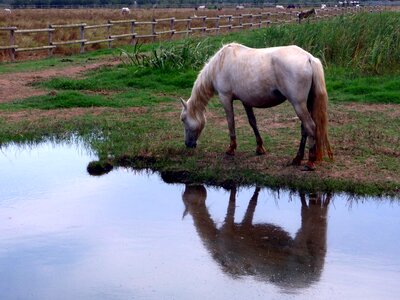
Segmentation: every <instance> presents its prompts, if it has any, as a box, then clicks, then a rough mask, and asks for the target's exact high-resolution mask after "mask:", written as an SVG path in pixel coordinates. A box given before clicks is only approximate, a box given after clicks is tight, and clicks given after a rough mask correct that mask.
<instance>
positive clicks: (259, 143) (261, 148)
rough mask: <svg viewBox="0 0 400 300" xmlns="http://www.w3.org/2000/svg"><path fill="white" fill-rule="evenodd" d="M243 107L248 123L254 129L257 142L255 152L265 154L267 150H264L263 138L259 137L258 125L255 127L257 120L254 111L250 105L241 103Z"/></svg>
mask: <svg viewBox="0 0 400 300" xmlns="http://www.w3.org/2000/svg"><path fill="white" fill-rule="evenodd" d="M243 106H244V109H245V110H246V114H247V118H248V120H249V124H250V126H251V128H253V131H254V135H255V136H256V142H257V148H256V153H257V154H258V155H263V154H266V153H267V151H265V148H264V145H263V144H264V143H263V140H262V138H261V135H260V132H259V131H258V127H257V120H256V116H255V115H254V111H253V108H252V107H251V106H248V105H246V104H244V103H243Z"/></svg>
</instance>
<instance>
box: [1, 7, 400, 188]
mask: <svg viewBox="0 0 400 300" xmlns="http://www.w3.org/2000/svg"><path fill="white" fill-rule="evenodd" d="M396 16H397V17H398V14H387V15H386V14H385V15H366V16H364V17H363V16H357V17H346V18H338V19H335V20H330V21H327V22H326V23H325V22H321V23H318V24H304V25H301V26H299V25H296V26H292V25H290V26H280V27H271V28H269V29H266V30H257V31H251V32H246V33H244V34H233V35H230V36H221V37H216V38H209V39H207V40H205V41H202V42H200V41H198V40H195V41H192V42H176V43H173V44H169V45H168V44H167V45H165V44H164V45H163V46H162V47H161V48H160V47H158V46H156V48H155V50H154V51H151V48H144V49H142V50H146V54H145V56H143V55H144V54H143V53H142V52H141V51H136V52H135V50H132V49H125V51H126V52H127V55H124V60H126V59H127V58H128V60H127V61H128V62H129V63H128V64H122V65H119V66H117V67H106V68H102V69H99V70H96V71H90V72H89V73H87V74H86V76H85V77H83V78H75V79H73V78H54V79H51V80H49V81H46V82H40V83H37V87H38V88H46V89H48V91H49V93H48V95H45V96H39V97H31V98H28V99H21V100H18V101H14V102H12V103H2V104H0V143H2V144H5V143H8V142H27V141H32V142H37V141H40V140H43V139H47V138H61V139H68V138H70V137H71V136H74V135H79V136H81V137H82V138H83V139H84V140H85V142H86V143H87V144H88V145H90V147H91V148H92V149H93V151H95V152H96V153H97V154H98V156H99V160H100V161H102V162H104V161H109V162H110V163H111V164H113V165H114V166H133V167H151V168H153V169H156V170H159V171H162V172H163V174H166V175H165V176H167V177H168V178H171V176H170V174H173V176H172V177H174V178H175V179H176V180H180V181H188V180H190V181H201V182H208V183H210V182H211V183H215V184H228V183H232V182H235V183H242V184H260V185H268V186H272V187H282V186H284V187H288V188H300V189H303V190H317V189H319V190H330V191H331V190H335V191H347V192H352V193H357V194H391V195H394V194H398V193H399V190H400V176H399V175H398V170H399V169H400V160H399V157H400V130H399V129H400V107H399V105H398V104H400V96H399V95H400V91H399V86H400V73H399V72H398V71H396V69H395V68H394V65H396V64H397V66H398V65H399V64H400V62H398V61H397V60H398V59H400V55H398V56H396V55H397V54H395V55H392V54H390V55H388V57H385V59H384V60H382V59H380V60H379V63H377V61H376V60H375V58H374V56H372V55H371V52H370V51H371V47H372V48H373V46H372V45H375V44H376V40H372V39H369V37H366V36H364V35H356V34H355V33H354V31H353V30H354V29H356V28H363V26H365V27H366V29H368V28H369V26H373V24H374V22H375V24H376V23H377V22H378V21H379V22H384V21H385V20H387V22H388V24H389V25H390V24H391V22H395V21H396V20H394V17H396ZM371 17H372V19H373V18H377V19H373V20H372V21H370V20H371ZM363 22H371V23H363ZM397 22H398V21H397ZM353 23H354V24H355V25H354V24H353ZM349 24H353V29H352V28H351V27H350V25H349ZM360 24H361V25H360ZM362 24H364V25H362ZM332 26H336V27H337V30H338V31H339V32H342V35H345V34H348V35H349V36H357V37H359V39H358V40H356V39H355V38H354V39H355V40H354V42H351V41H350V40H349V41H348V43H346V47H350V46H349V45H348V44H352V45H353V47H356V48H357V47H358V48H357V49H359V50H358V52H357V53H358V54H359V56H357V55H355V54H354V53H356V52H354V51H353V55H350V57H352V59H349V58H348V56H347V55H348V54H349V52H351V51H350V50H351V49H350V48H349V49H347V50H346V51H342V52H343V53H342V56H341V58H339V55H340V54H341V50H340V44H339V43H337V42H336V40H335V39H334V38H333V37H331V38H328V36H329V34H328V32H326V30H331V29H330V28H331V27H332ZM340 26H342V27H343V28H342V27H340ZM367 27H368V28H367ZM288 28H291V29H293V30H288ZM345 28H348V31H349V32H347V31H346V30H345ZM373 28H377V26H373ZM312 30H314V31H312ZM360 30H361V29H360ZM376 30H378V31H379V32H383V31H382V30H381V29H380V28H379V29H376ZM379 32H378V33H379ZM394 32H397V33H396V36H394V37H393V36H392V38H393V40H394V41H397V43H398V42H399V32H398V31H394ZM371 34H372V33H371ZM375 34H377V33H375ZM382 34H383V35H386V34H387V33H385V32H383V33H382ZM311 37H312V38H311ZM377 37H379V35H375V38H377ZM396 38H397V40H396ZM319 40H323V42H321V43H320V44H319V43H318V41H319ZM229 41H238V42H242V43H245V44H247V45H249V46H256V47H265V46H273V45H275V44H278V43H279V41H280V43H279V44H293V43H295V44H299V45H300V46H303V47H304V48H306V49H307V44H308V45H309V47H311V49H308V50H310V51H311V52H312V53H314V54H315V55H316V56H320V57H322V58H323V59H324V62H325V64H326V78H327V87H328V92H329V96H330V99H331V103H330V106H329V114H330V138H331V144H332V145H333V147H334V152H335V161H334V162H323V163H322V164H320V165H319V166H318V169H317V171H316V172H311V173H304V172H302V171H300V169H299V168H297V167H291V166H290V167H288V166H286V164H287V162H288V161H290V159H291V158H292V157H293V156H294V155H295V153H296V151H297V146H298V142H299V139H300V130H299V127H300V123H299V121H298V120H297V119H296V118H295V114H294V111H293V108H292V107H291V106H290V105H289V104H284V105H281V106H278V107H275V108H272V109H264V110H262V109H260V110H257V111H256V116H257V119H258V123H259V127H260V129H261V133H262V136H263V137H264V139H265V142H266V148H267V151H268V154H267V156H256V155H255V153H254V152H255V140H254V136H253V133H252V131H251V128H250V126H249V125H248V124H247V119H246V117H245V112H244V110H243V108H242V107H241V106H240V104H239V103H237V104H236V106H235V109H236V123H237V135H238V145H239V147H238V152H237V155H236V156H235V157H233V158H232V157H226V156H225V155H224V151H225V150H226V147H227V145H228V142H229V141H228V133H227V126H226V121H225V114H224V112H223V109H222V108H221V106H220V105H219V103H218V99H217V98H216V97H215V98H213V99H212V100H211V103H210V105H209V110H208V112H207V117H208V124H207V126H206V128H205V130H204V132H203V134H202V136H201V138H200V143H199V146H198V148H196V149H195V150H188V149H186V148H185V147H184V145H183V130H182V125H181V123H180V120H179V114H180V103H179V101H178V99H179V97H180V96H182V97H184V98H187V97H189V95H190V91H191V87H192V85H193V81H194V80H195V78H196V75H197V72H198V69H199V68H200V67H201V65H202V62H201V63H199V59H205V58H206V57H207V56H208V55H211V54H212V53H213V52H214V51H215V49H217V48H219V47H220V45H221V44H222V43H226V42H229ZM267 41H268V43H267ZM329 41H331V42H329ZM367 43H368V44H367ZM371 43H372V45H371ZM381 44H382V43H381ZM318 45H320V46H318ZM362 45H365V46H363V47H362ZM342 46H343V45H342ZM313 47H314V48H313ZM318 47H320V48H318ZM390 47H392V44H391V46H390ZM398 49H400V47H397V49H392V50H393V51H400V50H398ZM185 51H189V53H186V52H185ZM196 51H197V52H199V53H197V52H196ZM379 51H384V50H379ZM182 53H186V56H187V59H185V60H183V61H181V62H179V61H178V63H177V59H176V55H177V54H179V57H182V56H184V55H183V54H182ZM328 53H335V55H333V54H332V55H328ZM368 53H369V54H368ZM119 54H120V52H116V53H115V55H119ZM136 55H137V56H136ZM196 55H197V56H198V59H193V57H197V56H196ZM129 58H132V59H129ZM71 59H72V60H73V59H74V58H73V57H72V58H71ZM153 59H154V60H155V63H151V60H153ZM0 69H1V68H0Z"/></svg>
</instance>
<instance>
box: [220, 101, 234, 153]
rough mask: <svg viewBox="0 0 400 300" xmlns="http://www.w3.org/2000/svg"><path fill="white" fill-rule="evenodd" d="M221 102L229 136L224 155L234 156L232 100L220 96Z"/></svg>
mask: <svg viewBox="0 0 400 300" xmlns="http://www.w3.org/2000/svg"><path fill="white" fill-rule="evenodd" d="M220 98H221V102H222V104H223V106H224V109H225V114H226V120H227V121H228V128H229V136H230V139H231V141H230V144H229V147H228V149H227V150H226V152H225V153H226V154H228V155H232V156H233V155H235V150H236V148H237V144H236V131H235V116H234V113H233V102H232V99H231V98H230V99H228V98H224V97H222V96H220Z"/></svg>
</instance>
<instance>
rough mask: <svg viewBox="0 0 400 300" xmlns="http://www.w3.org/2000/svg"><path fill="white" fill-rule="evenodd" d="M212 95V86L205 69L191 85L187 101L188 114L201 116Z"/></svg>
mask: <svg viewBox="0 0 400 300" xmlns="http://www.w3.org/2000/svg"><path fill="white" fill-rule="evenodd" d="M213 95H214V88H213V84H212V81H211V78H210V76H209V74H208V72H207V70H204V69H203V70H202V71H201V73H200V74H199V76H198V77H197V79H196V82H195V83H194V85H193V89H192V94H191V96H190V99H189V101H188V110H189V114H190V115H191V116H193V117H196V118H202V117H203V116H204V112H205V110H206V107H207V105H208V102H209V100H210V98H211V97H212V96H213Z"/></svg>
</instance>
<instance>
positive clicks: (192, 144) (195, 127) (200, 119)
mask: <svg viewBox="0 0 400 300" xmlns="http://www.w3.org/2000/svg"><path fill="white" fill-rule="evenodd" d="M181 103H182V113H181V121H182V122H183V126H184V129H185V145H186V147H188V148H196V146H197V139H198V138H199V136H200V134H201V131H202V130H203V128H204V125H205V117H204V114H193V113H192V110H191V109H189V101H188V102H185V100H183V99H182V98H181Z"/></svg>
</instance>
